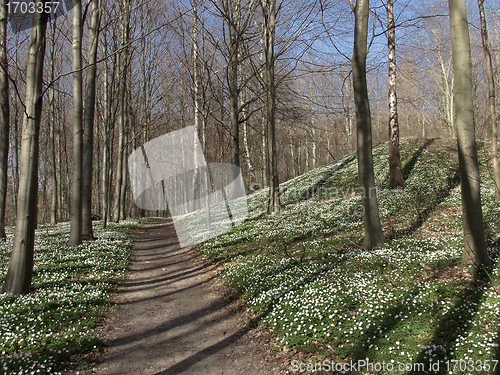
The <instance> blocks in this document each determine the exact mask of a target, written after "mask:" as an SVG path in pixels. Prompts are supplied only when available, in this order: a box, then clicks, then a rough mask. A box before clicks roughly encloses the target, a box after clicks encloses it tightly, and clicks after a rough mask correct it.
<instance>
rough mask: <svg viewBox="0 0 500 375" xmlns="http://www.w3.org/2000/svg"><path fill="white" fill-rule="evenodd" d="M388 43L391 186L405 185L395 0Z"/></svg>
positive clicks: (389, 2)
mask: <svg viewBox="0 0 500 375" xmlns="http://www.w3.org/2000/svg"><path fill="white" fill-rule="evenodd" d="M387 43H388V47H389V188H391V189H393V188H396V187H402V186H404V179H403V172H402V171H401V157H400V155H399V123H398V97H397V95H396V22H395V21H394V0H387Z"/></svg>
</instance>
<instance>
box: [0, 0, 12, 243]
mask: <svg viewBox="0 0 500 375" xmlns="http://www.w3.org/2000/svg"><path fill="white" fill-rule="evenodd" d="M9 105H10V104H9V78H8V63H7V0H2V1H1V4H0V238H5V204H6V203H7V163H8V159H9V130H10V114H9V110H10V109H9Z"/></svg>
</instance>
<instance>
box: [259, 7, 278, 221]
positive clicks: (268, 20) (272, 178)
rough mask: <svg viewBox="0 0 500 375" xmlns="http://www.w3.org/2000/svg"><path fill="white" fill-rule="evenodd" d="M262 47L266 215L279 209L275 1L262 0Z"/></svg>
mask: <svg viewBox="0 0 500 375" xmlns="http://www.w3.org/2000/svg"><path fill="white" fill-rule="evenodd" d="M262 10H263V15H264V34H265V35H264V47H265V53H266V89H267V90H266V91H267V143H268V151H269V155H268V157H269V206H268V209H267V211H268V213H272V212H279V211H280V209H281V202H280V195H279V175H278V155H277V149H276V129H275V128H276V85H275V80H274V39H275V30H276V0H263V1H262Z"/></svg>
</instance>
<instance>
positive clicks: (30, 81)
mask: <svg viewBox="0 0 500 375" xmlns="http://www.w3.org/2000/svg"><path fill="white" fill-rule="evenodd" d="M39 3H42V4H43V3H45V1H40V0H38V1H37V2H36V4H39ZM47 18H48V14H46V13H34V14H33V22H32V27H31V33H30V42H29V46H30V47H29V55H28V67H27V72H26V100H25V105H26V108H25V112H24V114H23V135H22V141H21V163H20V176H19V192H18V206H17V217H16V226H15V234H14V246H13V249H12V255H11V260H10V264H9V270H8V272H7V276H6V279H5V283H4V284H3V286H2V293H3V292H5V293H8V294H14V295H20V294H27V293H29V292H30V288H31V279H32V276H33V250H34V245H35V228H36V221H37V220H36V219H37V214H38V205H37V203H38V202H37V201H38V160H39V155H38V147H39V130H40V120H41V114H42V84H43V61H44V57H45V31H46V28H47Z"/></svg>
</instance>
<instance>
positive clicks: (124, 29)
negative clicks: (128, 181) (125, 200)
mask: <svg viewBox="0 0 500 375" xmlns="http://www.w3.org/2000/svg"><path fill="white" fill-rule="evenodd" d="M130 10H131V0H123V3H122V9H121V11H122V14H123V18H122V22H121V24H120V27H121V38H122V40H121V45H122V48H123V49H122V51H121V52H120V73H121V74H120V82H119V86H120V89H119V92H118V100H119V117H118V160H117V163H116V182H115V197H114V198H115V202H114V211H115V212H114V221H115V222H119V221H120V219H121V217H120V213H121V212H120V211H121V210H120V208H121V207H122V205H121V197H122V184H123V183H125V181H124V180H125V178H124V175H123V164H124V159H125V157H126V155H125V152H124V150H125V126H126V122H127V105H126V103H125V99H126V97H127V95H126V91H127V72H128V65H129V62H130V60H129V59H130V58H129V46H128V44H129V41H130Z"/></svg>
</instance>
